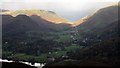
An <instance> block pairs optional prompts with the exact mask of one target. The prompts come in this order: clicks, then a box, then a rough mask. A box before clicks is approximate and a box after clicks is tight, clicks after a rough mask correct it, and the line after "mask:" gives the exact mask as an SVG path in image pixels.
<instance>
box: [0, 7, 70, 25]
mask: <svg viewBox="0 0 120 68" xmlns="http://www.w3.org/2000/svg"><path fill="white" fill-rule="evenodd" d="M0 14H3V15H4V14H5V15H11V16H13V17H15V16H17V15H20V14H24V15H27V16H29V17H31V16H33V15H36V16H39V17H41V18H43V19H45V20H47V21H50V22H51V23H55V24H60V23H66V24H72V23H71V22H69V21H68V20H67V19H65V18H63V17H60V16H58V15H57V14H56V13H55V12H53V11H46V10H35V9H33V10H16V11H6V12H1V13H0Z"/></svg>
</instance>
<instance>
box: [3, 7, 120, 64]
mask: <svg viewBox="0 0 120 68" xmlns="http://www.w3.org/2000/svg"><path fill="white" fill-rule="evenodd" d="M118 8H119V7H118V6H110V7H106V8H102V9H100V10H98V11H97V12H96V13H95V14H93V15H90V16H86V17H84V18H82V19H80V20H78V21H76V22H75V24H72V27H71V24H67V23H59V24H55V23H53V22H51V21H48V20H46V19H47V18H46V19H45V18H43V17H42V16H44V15H45V14H44V13H43V15H42V14H41V16H39V14H40V12H45V13H46V15H49V14H50V15H51V14H52V15H54V13H53V12H48V11H38V15H36V13H37V11H36V12H35V11H33V12H35V14H33V13H32V12H31V13H29V14H28V11H24V12H23V11H20V12H16V13H13V16H12V15H11V14H12V12H15V11H10V12H4V13H1V14H3V16H2V20H3V23H2V28H3V29H2V33H3V34H2V43H3V46H2V48H3V52H4V53H3V57H4V58H8V59H14V60H16V59H17V60H24V61H37V62H46V61H47V57H54V58H55V59H56V60H55V62H58V64H59V62H60V63H62V62H61V61H63V62H64V61H65V62H66V61H68V59H71V60H76V61H77V63H78V64H79V63H80V65H82V64H83V65H86V64H89V63H90V62H91V63H93V65H94V63H101V64H103V65H104V64H105V65H106V64H107V65H111V64H113V65H118V62H119V56H118V53H119V52H120V51H119V50H120V49H118V48H119V46H118V44H117V43H118V39H119V34H118V33H119V27H118V24H119V22H118V21H120V19H119V18H118V17H117V15H118V11H117V10H118ZM25 12H26V14H25ZM29 12H30V11H29ZM47 13H48V14H47ZM17 14H18V15H17ZM14 15H15V16H14ZM44 17H45V16H44ZM48 17H49V16H48ZM51 20H52V19H51ZM66 55H67V56H68V57H67V58H68V59H65V56H66ZM22 56H24V57H22ZM26 57H27V58H26ZM71 60H70V61H71ZM87 60H88V61H87ZM99 60H100V61H99ZM76 61H75V62H76ZM82 62H84V63H82ZM67 63H68V64H69V62H67ZM77 63H76V64H77ZM70 64H72V61H71V62H70Z"/></svg>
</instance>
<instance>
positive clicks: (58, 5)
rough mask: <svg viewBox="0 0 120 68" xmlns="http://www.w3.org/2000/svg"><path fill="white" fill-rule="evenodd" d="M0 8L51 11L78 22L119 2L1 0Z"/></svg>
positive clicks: (112, 0) (106, 0) (96, 0)
mask: <svg viewBox="0 0 120 68" xmlns="http://www.w3.org/2000/svg"><path fill="white" fill-rule="evenodd" d="M0 1H1V2H0V8H1V9H7V10H22V9H39V10H50V11H53V12H56V13H57V14H58V15H60V16H62V17H64V18H67V19H68V20H70V21H76V20H78V19H80V18H82V17H84V16H87V15H89V14H92V13H94V12H95V11H96V10H98V9H100V8H103V7H106V6H109V5H112V4H113V3H114V2H118V1H119V0H0Z"/></svg>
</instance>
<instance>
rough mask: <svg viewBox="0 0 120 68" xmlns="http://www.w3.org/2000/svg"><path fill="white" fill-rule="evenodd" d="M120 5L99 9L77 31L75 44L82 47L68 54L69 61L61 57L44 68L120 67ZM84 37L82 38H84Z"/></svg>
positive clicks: (76, 27)
mask: <svg viewBox="0 0 120 68" xmlns="http://www.w3.org/2000/svg"><path fill="white" fill-rule="evenodd" d="M119 8H120V7H119V6H109V7H105V8H102V9H100V10H98V11H97V12H96V13H95V14H93V15H92V16H90V17H88V18H87V19H85V20H84V22H83V23H81V22H79V21H78V23H80V25H78V26H75V27H74V28H75V29H77V30H78V36H77V37H79V38H78V39H77V40H76V43H79V45H82V46H83V48H79V49H76V50H74V51H71V52H67V56H68V58H69V59H66V58H62V57H60V58H59V59H57V60H56V61H54V62H53V63H51V64H47V65H46V66H45V68H49V67H51V66H52V67H53V68H54V67H59V66H65V67H66V66H68V65H72V66H74V67H75V66H76V67H79V68H81V66H106V67H109V66H119V63H120V56H119V53H120V49H119V48H120V46H119V44H120V43H119V40H120V33H119V30H120V27H119V24H120V22H119V21H120V18H119V17H118V14H119V13H118V9H119ZM81 37H82V38H81Z"/></svg>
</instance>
